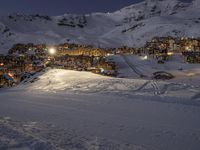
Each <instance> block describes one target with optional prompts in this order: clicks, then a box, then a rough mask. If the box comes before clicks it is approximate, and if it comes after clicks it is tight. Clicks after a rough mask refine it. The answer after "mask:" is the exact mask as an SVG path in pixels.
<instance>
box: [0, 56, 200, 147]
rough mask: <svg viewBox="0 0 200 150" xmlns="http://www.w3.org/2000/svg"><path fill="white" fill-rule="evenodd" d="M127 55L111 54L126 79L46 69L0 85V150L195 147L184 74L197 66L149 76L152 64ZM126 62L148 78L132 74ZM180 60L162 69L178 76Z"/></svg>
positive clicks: (196, 122)
mask: <svg viewBox="0 0 200 150" xmlns="http://www.w3.org/2000/svg"><path fill="white" fill-rule="evenodd" d="M130 57H131V56H124V57H119V56H118V57H117V58H112V59H115V60H116V61H118V62H117V63H119V64H121V66H119V72H120V75H121V76H125V74H123V73H124V72H126V74H127V76H128V77H129V79H128V78H111V77H104V76H100V75H95V74H92V73H89V72H77V71H69V70H60V69H48V70H46V71H45V72H42V73H40V74H38V75H37V76H34V77H32V78H30V79H28V80H27V81H26V82H24V83H22V84H20V85H18V86H17V87H14V88H12V89H3V90H1V91H0V116H1V117H0V150H4V149H5V150H7V149H8V150H57V149H58V150H60V149H62V150H63V149H64V150H66V149H67V150H68V149H69V150H199V148H200V128H199V127H200V119H199V116H200V86H198V84H197V83H198V80H197V79H198V72H199V71H198V69H196V72H195V73H196V74H197V76H194V77H193V78H194V79H195V80H194V81H192V80H186V79H187V78H186V76H185V75H187V74H188V73H190V72H194V70H195V68H197V66H193V67H192V66H190V67H189V68H190V70H189V68H188V69H187V70H184V71H181V74H182V76H181V77H180V78H179V77H176V78H175V79H174V80H170V81H154V80H152V79H151V78H150V77H149V76H150V72H151V71H152V69H151V68H150V67H149V68H148V67H146V65H145V63H143V64H140V63H141V62H142V61H140V60H139V59H138V60H137V59H131V58H130ZM126 59H130V61H125V60H126ZM131 60H132V61H133V60H134V61H135V62H131ZM127 62H128V63H130V64H127ZM143 62H144V61H143ZM146 63H147V62H146ZM149 63H150V62H148V63H147V64H149ZM151 63H152V64H151V65H150V66H152V67H153V68H154V69H156V68H157V69H161V68H159V66H154V64H153V62H151ZM133 64H134V66H132V67H131V68H133V69H135V68H134V67H136V69H137V70H140V73H142V74H145V75H149V76H147V77H146V78H144V79H139V78H138V77H137V74H134V70H130V66H131V65H133ZM137 64H139V65H138V66H137ZM175 64H177V63H175ZM180 65H181V67H183V69H186V67H187V66H188V65H185V66H184V64H181V63H179V64H177V65H171V67H170V64H168V67H169V68H168V70H169V71H170V72H172V73H174V74H175V73H176V75H178V74H180V72H179V71H175V70H176V67H177V66H180ZM182 65H183V66H182ZM162 67H167V66H165V65H163V66H162ZM122 68H123V69H122ZM134 77H135V78H134ZM180 80H181V81H182V82H179V81H180ZM185 81H187V83H184V82H185ZM189 81H191V83H189ZM193 83H196V84H193Z"/></svg>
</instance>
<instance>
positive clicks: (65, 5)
mask: <svg viewBox="0 0 200 150" xmlns="http://www.w3.org/2000/svg"><path fill="white" fill-rule="evenodd" d="M140 1H142V0H1V1H0V15H8V14H12V13H25V14H36V13H39V14H44V15H61V14H64V13H76V14H81V13H91V12H112V11H115V10H118V9H120V8H122V7H124V6H128V5H131V4H134V3H137V2H140ZM182 1H187V2H189V1H192V0H182Z"/></svg>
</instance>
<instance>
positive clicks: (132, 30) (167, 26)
mask: <svg viewBox="0 0 200 150" xmlns="http://www.w3.org/2000/svg"><path fill="white" fill-rule="evenodd" d="M199 7H200V0H194V1H193V2H192V3H183V2H180V1H178V0H145V1H143V2H140V3H137V4H134V5H131V6H128V7H125V8H123V9H121V10H119V11H116V12H113V13H92V14H86V15H73V14H65V15H62V16H53V17H49V16H41V15H21V14H14V15H10V16H2V17H0V48H1V52H5V51H7V49H8V48H10V47H11V45H12V44H14V43H18V42H22V43H27V42H32V43H48V44H55V43H61V42H62V43H63V42H72V43H74V42H76V43H83V44H92V45H96V46H102V47H118V46H123V45H127V46H135V47H139V46H142V45H143V44H144V43H145V42H146V41H147V40H150V39H151V38H152V37H154V36H169V35H170V36H175V37H181V36H190V37H191V36H192V37H200V9H199Z"/></svg>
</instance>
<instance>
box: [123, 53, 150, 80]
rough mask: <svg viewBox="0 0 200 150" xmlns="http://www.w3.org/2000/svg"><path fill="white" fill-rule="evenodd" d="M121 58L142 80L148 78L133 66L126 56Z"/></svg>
mask: <svg viewBox="0 0 200 150" xmlns="http://www.w3.org/2000/svg"><path fill="white" fill-rule="evenodd" d="M121 56H122V58H123V59H124V61H125V62H126V63H127V65H128V66H129V67H130V68H131V69H132V70H133V72H134V73H136V74H137V75H138V76H139V77H140V78H144V77H147V76H146V75H144V74H143V73H142V72H141V71H140V70H139V69H138V68H137V67H136V66H135V65H134V64H132V63H131V62H130V61H129V59H128V58H127V57H126V56H125V55H121Z"/></svg>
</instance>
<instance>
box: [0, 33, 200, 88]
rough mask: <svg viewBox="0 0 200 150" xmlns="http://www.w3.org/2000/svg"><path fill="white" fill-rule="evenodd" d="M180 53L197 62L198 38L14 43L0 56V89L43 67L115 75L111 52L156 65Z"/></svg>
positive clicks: (199, 54) (199, 40)
mask: <svg viewBox="0 0 200 150" xmlns="http://www.w3.org/2000/svg"><path fill="white" fill-rule="evenodd" d="M175 53H178V54H181V55H182V56H183V58H184V60H183V61H184V62H185V63H200V39H195V38H187V37H183V38H173V37H155V38H153V39H152V40H151V41H148V42H147V43H146V44H145V45H144V46H143V47H141V48H131V47H126V46H124V47H120V48H95V47H93V46H90V45H80V44H69V43H64V44H59V45H53V46H49V45H46V44H37V45H35V44H33V43H28V44H21V43H18V44H15V45H13V47H12V48H11V49H10V50H9V51H8V54H7V55H0V88H1V87H12V86H14V85H17V84H19V83H20V82H21V81H23V80H24V79H26V78H29V77H30V76H33V75H34V74H36V73H37V72H41V71H43V70H44V69H45V68H47V67H50V68H59V69H68V70H77V71H90V72H93V73H96V74H100V75H106V76H113V77H115V76H117V66H116V64H115V62H114V61H110V60H109V59H107V58H108V57H109V56H110V55H145V58H146V59H148V58H149V57H151V58H153V59H156V60H157V62H158V63H159V64H163V63H165V62H166V61H169V58H170V57H171V56H172V55H173V54H175Z"/></svg>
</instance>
